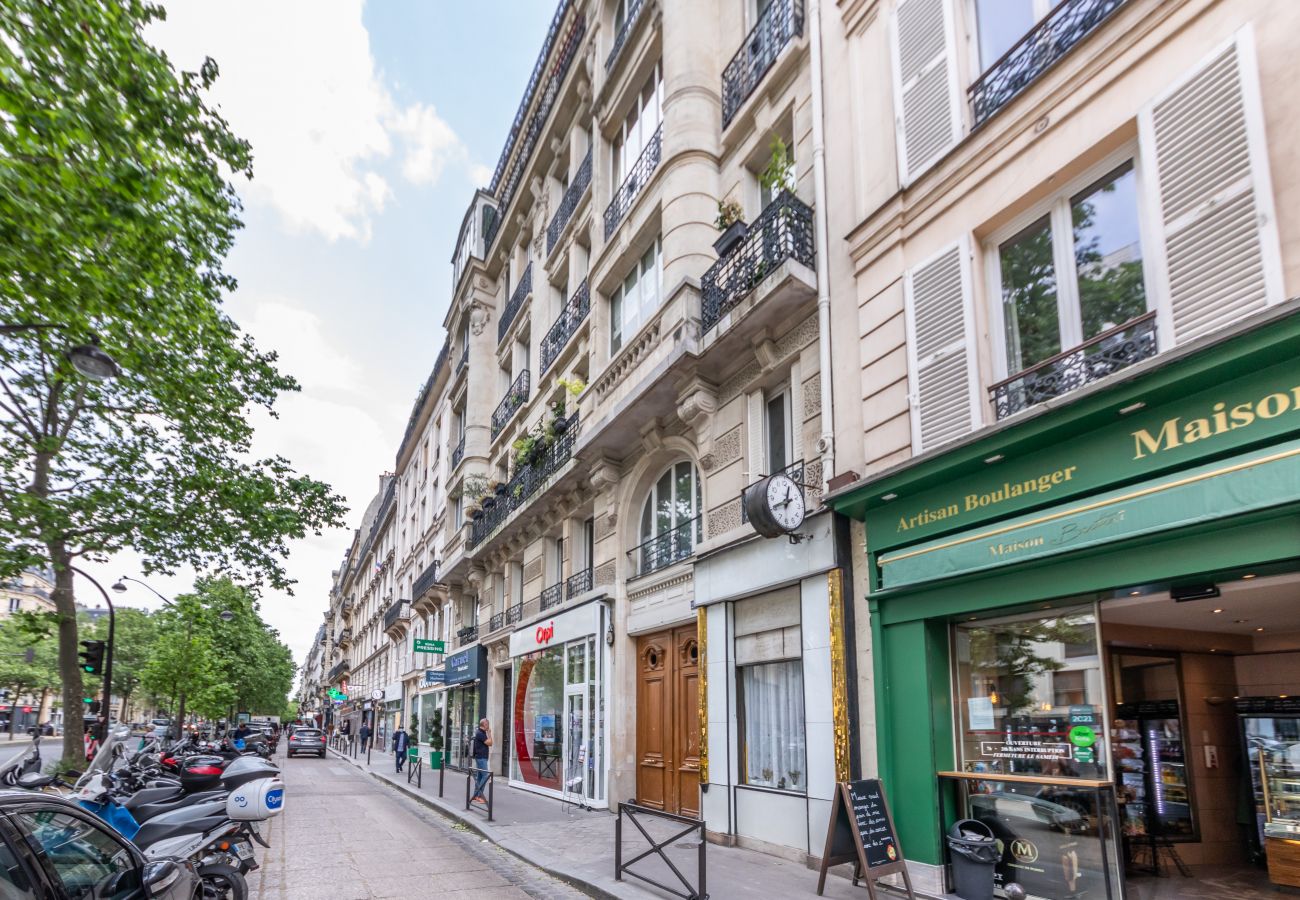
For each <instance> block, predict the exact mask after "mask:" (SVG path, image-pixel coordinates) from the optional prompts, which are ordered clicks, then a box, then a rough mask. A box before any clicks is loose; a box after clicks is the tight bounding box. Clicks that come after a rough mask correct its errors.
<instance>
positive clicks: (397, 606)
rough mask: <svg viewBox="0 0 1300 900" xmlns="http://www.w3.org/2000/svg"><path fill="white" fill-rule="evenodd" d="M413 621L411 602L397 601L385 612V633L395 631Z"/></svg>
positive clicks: (389, 605)
mask: <svg viewBox="0 0 1300 900" xmlns="http://www.w3.org/2000/svg"><path fill="white" fill-rule="evenodd" d="M410 619H411V603H410V601H409V600H395V601H393V602H392V603H390V604H388V609H386V610H384V631H393V630H394V629H397V628H399V627H400V626H402V625H403V624H405V623H406V622H408V621H410Z"/></svg>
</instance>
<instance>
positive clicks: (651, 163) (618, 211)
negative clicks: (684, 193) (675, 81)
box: [605, 125, 664, 240]
mask: <svg viewBox="0 0 1300 900" xmlns="http://www.w3.org/2000/svg"><path fill="white" fill-rule="evenodd" d="M663 154H664V127H663V126H662V125H660V126H659V127H658V128H657V129H655V133H654V137H652V138H650V143H648V144H646V147H645V149H644V150H642V151H641V155H640V156H639V157H637V161H636V162H635V163H633V165H632V169H631V171H629V172H628V173H627V177H626V178H624V179H623V183H622V184H621V185H619V188H618V190H617V191H615V192H614V199H613V200H611V201H610V202H609V206H607V207H606V208H605V240H609V236H610V235H611V234H613V233H614V232H615V231H617V230H618V226H619V223H620V222H622V221H623V219H624V217H625V216H626V215H627V214H628V212H629V211H630V210H631V209H632V203H633V202H634V201H635V200H636V198H637V197H638V196H639V195H640V194H641V190H642V188H644V187H645V186H646V184H647V183H648V182H649V181H650V176H651V175H653V174H654V172H655V169H657V168H659V161H660V160H661V159H663Z"/></svg>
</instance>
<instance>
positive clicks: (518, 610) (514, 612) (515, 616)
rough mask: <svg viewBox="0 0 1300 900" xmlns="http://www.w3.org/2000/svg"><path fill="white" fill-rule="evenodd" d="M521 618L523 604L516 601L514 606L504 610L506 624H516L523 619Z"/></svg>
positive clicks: (522, 615)
mask: <svg viewBox="0 0 1300 900" xmlns="http://www.w3.org/2000/svg"><path fill="white" fill-rule="evenodd" d="M523 618H524V605H523V604H522V603H516V604H515V605H514V606H512V607H510V608H509V609H507V610H506V624H507V625H518V624H519V623H520V622H521V621H523Z"/></svg>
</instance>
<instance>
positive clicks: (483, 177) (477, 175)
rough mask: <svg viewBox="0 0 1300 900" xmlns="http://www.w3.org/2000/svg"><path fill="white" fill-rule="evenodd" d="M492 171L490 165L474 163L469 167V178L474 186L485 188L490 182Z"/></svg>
mask: <svg viewBox="0 0 1300 900" xmlns="http://www.w3.org/2000/svg"><path fill="white" fill-rule="evenodd" d="M492 172H493V169H492V167H491V166H485V165H483V164H482V163H474V164H473V165H472V166H470V167H469V180H470V181H472V182H473V183H474V187H476V188H484V189H486V188H487V186H488V185H489V184H491V182H492Z"/></svg>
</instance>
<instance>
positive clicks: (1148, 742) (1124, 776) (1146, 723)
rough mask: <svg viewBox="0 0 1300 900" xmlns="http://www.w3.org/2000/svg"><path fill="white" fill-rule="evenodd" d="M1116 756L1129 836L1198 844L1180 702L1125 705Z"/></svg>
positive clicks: (1120, 715)
mask: <svg viewBox="0 0 1300 900" xmlns="http://www.w3.org/2000/svg"><path fill="white" fill-rule="evenodd" d="M1111 752H1112V755H1113V756H1114V759H1115V766H1116V770H1117V778H1116V791H1117V795H1118V800H1119V802H1120V808H1121V811H1122V813H1121V827H1122V829H1123V833H1124V835H1125V836H1126V837H1129V838H1139V837H1148V836H1149V837H1160V838H1166V839H1168V840H1173V841H1194V840H1197V829H1196V816H1195V814H1194V812H1193V809H1194V807H1193V804H1192V796H1191V784H1190V780H1189V777H1188V766H1187V745H1186V742H1185V741H1184V738H1183V726H1182V719H1181V717H1180V716H1179V709H1178V701H1177V700H1155V701H1147V702H1142V703H1123V704H1120V705H1119V706H1118V707H1117V708H1116V720H1115V727H1114V729H1113V731H1112V748H1111Z"/></svg>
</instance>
